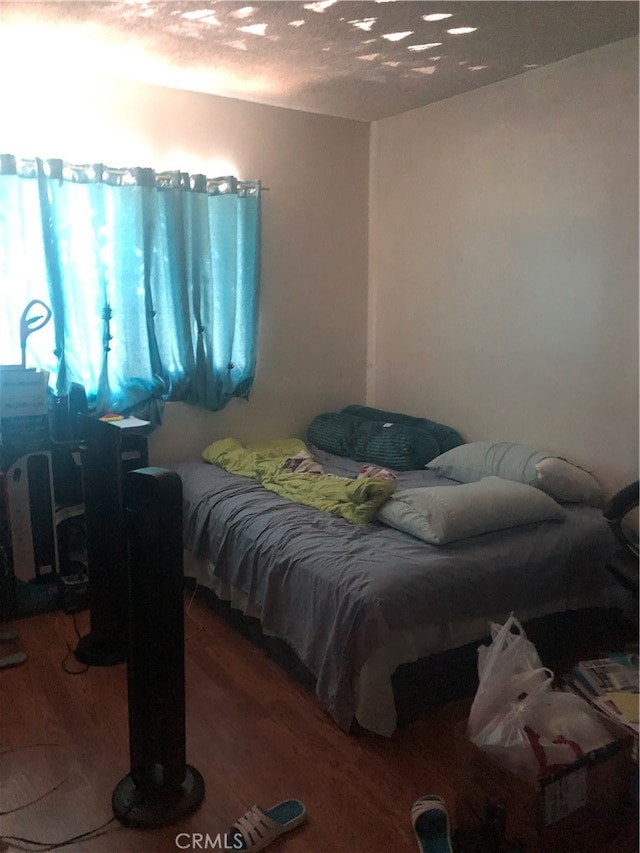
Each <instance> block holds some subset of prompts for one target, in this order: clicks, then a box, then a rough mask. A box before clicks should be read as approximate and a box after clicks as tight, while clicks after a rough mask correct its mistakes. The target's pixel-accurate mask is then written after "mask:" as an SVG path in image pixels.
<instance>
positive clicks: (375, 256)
mask: <svg viewBox="0 0 640 853" xmlns="http://www.w3.org/2000/svg"><path fill="white" fill-rule="evenodd" d="M370 175H371V179H370V209H369V214H370V246H371V250H370V273H369V274H370V310H369V336H370V337H369V354H368V383H367V384H368V392H367V393H368V400H369V402H370V403H373V404H375V405H379V406H381V407H385V408H389V409H395V410H402V411H407V412H411V413H414V414H418V415H422V416H426V417H429V418H432V419H434V420H438V421H442V422H445V423H448V424H451V425H453V426H455V427H457V428H458V429H459V430H460V431H461V432H462V433H463V434H464V436H465V437H466V438H467V439H468V440H481V439H496V440H508V441H522V442H527V443H531V444H535V445H538V446H542V447H546V448H549V449H552V450H555V451H557V452H560V453H562V454H564V455H566V456H567V457H568V458H570V459H572V460H573V461H575V462H577V463H578V464H581V465H584V466H586V467H588V468H590V469H591V470H592V471H593V472H594V473H596V474H597V475H598V476H599V477H600V479H601V480H602V481H603V483H604V484H605V486H606V487H607V488H608V489H612V488H617V487H618V486H621V485H623V484H625V483H626V482H628V481H629V480H630V479H634V478H635V477H637V467H638V41H637V39H631V40H626V41H623V42H619V43H617V44H614V45H610V46H607V47H604V48H601V49H598V50H594V51H590V52H588V53H585V54H582V55H579V56H576V57H573V58H571V59H568V60H565V61H563V62H559V63H556V64H554V65H551V66H547V67H545V68H540V69H536V70H534V71H530V72H528V73H526V74H523V75H521V76H519V77H516V78H512V79H510V80H507V81H504V82H501V83H497V84H494V85H491V86H487V87H485V88H481V89H477V90H475V91H473V92H471V93H468V94H465V95H461V96H458V97H455V98H451V99H449V100H447V101H442V102H439V103H437V104H433V105H430V106H428V107H425V108H421V109H418V110H414V111H412V112H409V113H405V114H403V115H401V116H398V117H395V118H390V119H386V120H383V121H380V122H377V123H375V124H374V125H373V126H372V136H371V161H370Z"/></svg>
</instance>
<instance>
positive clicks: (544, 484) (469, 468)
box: [426, 441, 603, 506]
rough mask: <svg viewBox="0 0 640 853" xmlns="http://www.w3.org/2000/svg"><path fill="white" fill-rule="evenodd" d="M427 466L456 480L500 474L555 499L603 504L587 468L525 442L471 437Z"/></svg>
mask: <svg viewBox="0 0 640 853" xmlns="http://www.w3.org/2000/svg"><path fill="white" fill-rule="evenodd" d="M426 467H427V468H429V469H430V470H432V471H436V472H437V473H438V474H442V476H444V477H448V478H449V479H450V480H457V481H458V482H459V483H474V482H476V481H478V480H481V479H482V478H483V477H488V476H496V477H503V478H504V479H506V480H514V481H515V482H517V483H526V484H527V485H529V486H535V488H537V489H542V491H543V492H546V493H547V494H548V495H551V497H553V498H555V499H556V500H558V501H563V502H566V503H584V504H588V505H589V506H602V500H603V494H602V488H601V486H600V484H599V483H598V481H597V480H596V479H595V477H593V476H592V475H591V474H590V473H589V472H588V471H585V470H584V469H583V468H579V467H578V466H577V465H572V464H571V463H570V462H568V461H567V460H566V459H562V458H561V457H560V456H558V455H557V454H554V453H550V452H549V451H547V450H538V449H536V448H534V447H529V446H528V445H526V444H516V443H514V442H512V441H473V442H469V443H468V444H462V445H460V447H454V448H452V449H451V450H448V451H447V452H446V453H442V454H441V455H440V456H437V457H436V458H435V459H432V460H431V462H428V463H427V465H426Z"/></svg>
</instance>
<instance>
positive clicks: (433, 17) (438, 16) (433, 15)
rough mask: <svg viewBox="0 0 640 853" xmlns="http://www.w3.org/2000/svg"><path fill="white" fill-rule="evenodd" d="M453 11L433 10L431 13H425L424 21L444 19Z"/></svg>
mask: <svg viewBox="0 0 640 853" xmlns="http://www.w3.org/2000/svg"><path fill="white" fill-rule="evenodd" d="M451 14H452V13H451V12H432V13H431V14H430V15H423V16H422V20H423V21H444V20H445V19H446V18H450V17H451Z"/></svg>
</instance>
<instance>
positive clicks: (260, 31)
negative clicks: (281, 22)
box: [238, 24, 267, 36]
mask: <svg viewBox="0 0 640 853" xmlns="http://www.w3.org/2000/svg"><path fill="white" fill-rule="evenodd" d="M238 29H239V30H242V32H243V33H251V34H252V35H254V36H263V35H264V34H265V33H266V31H267V25H266V24H249V26H247V27H238Z"/></svg>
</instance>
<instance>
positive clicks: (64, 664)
mask: <svg viewBox="0 0 640 853" xmlns="http://www.w3.org/2000/svg"><path fill="white" fill-rule="evenodd" d="M71 616H72V619H73V628H74V630H75V632H76V637H77V638H78V641H80V640H81V639H82V637H81V635H80V629H79V628H78V620H77V619H76V614H75V613H72V614H71ZM77 648H78V646H77V644H76V647H75V648H74V649H72V648H71V646H70V645H69V643H67V653H66V655H65V656H64V657H63V659H62V662H61V663H60V666H61V667H62V669H63V671H64V672H66V673H67V675H84V674H85V672H88V671H89V664H88V663H85V664H83V668H82V669H69V667H68V666H67V661H68V660H69V658H70V657H71V656H72V655H75V653H76V649H77Z"/></svg>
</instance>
